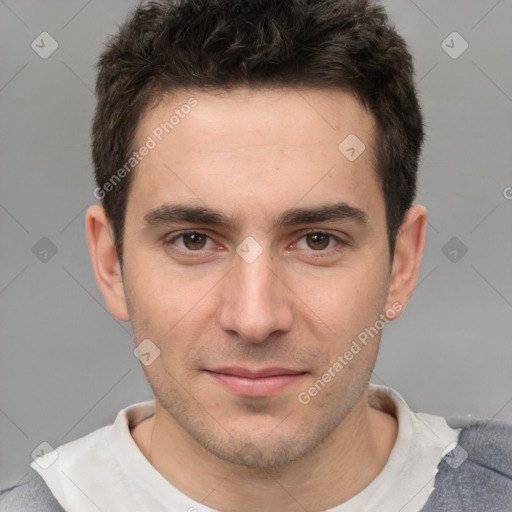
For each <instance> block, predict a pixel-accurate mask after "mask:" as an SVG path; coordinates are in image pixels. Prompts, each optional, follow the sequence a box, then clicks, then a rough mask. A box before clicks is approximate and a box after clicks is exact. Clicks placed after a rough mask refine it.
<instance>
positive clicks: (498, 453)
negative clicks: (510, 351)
mask: <svg viewBox="0 0 512 512" xmlns="http://www.w3.org/2000/svg"><path fill="white" fill-rule="evenodd" d="M446 421H447V422H448V424H449V425H450V426H451V427H452V428H462V431H461V433H460V436H459V440H458V446H457V447H456V448H455V449H454V450H453V451H452V452H450V454H447V455H445V457H444V459H443V460H441V463H440V464H439V472H438V473H437V476H436V481H435V489H434V491H433V492H432V494H431V495H430V497H429V499H428V501H427V503H426V505H425V507H424V508H423V509H422V512H507V511H512V422H511V421H505V420H497V419H486V418H481V417H476V416H458V417H452V418H447V420H446ZM63 510H64V509H63V508H62V507H61V506H60V505H59V503H58V502H57V501H56V499H55V498H54V496H53V494H52V493H51V491H50V489H48V487H47V486H46V484H45V482H44V480H43V479H42V478H41V476H40V475H39V473H37V471H35V470H34V469H32V468H30V469H29V472H28V474H27V475H26V477H25V478H24V479H23V481H21V482H20V483H18V484H16V485H14V486H13V487H10V488H8V489H4V490H2V491H0V512H43V511H44V512H62V511H63ZM103 512H110V511H103ZM115 512H118V511H115ZM354 512H357V511H354ZM397 512H398V511H397Z"/></svg>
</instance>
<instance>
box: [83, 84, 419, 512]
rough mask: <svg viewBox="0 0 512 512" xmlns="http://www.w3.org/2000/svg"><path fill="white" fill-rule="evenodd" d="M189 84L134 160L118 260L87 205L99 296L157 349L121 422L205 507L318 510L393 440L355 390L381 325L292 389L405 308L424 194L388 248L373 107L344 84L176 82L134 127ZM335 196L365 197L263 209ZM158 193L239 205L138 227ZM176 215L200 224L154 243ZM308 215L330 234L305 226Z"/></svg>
mask: <svg viewBox="0 0 512 512" xmlns="http://www.w3.org/2000/svg"><path fill="white" fill-rule="evenodd" d="M191 96H193V97H194V98H195V99H196V100H197V101H198V106H197V107H196V108H195V109H193V110H192V111H191V112H190V113H189V114H188V115H187V116H186V117H185V118H184V119H182V120H180V123H179V124H178V125H177V126H176V127H175V128H174V129H173V131H172V132H171V133H170V134H168V135H167V136H165V137H164V138H163V140H162V141H161V142H159V143H158V144H157V146H156V147H155V148H154V149H152V150H151V151H150V152H149V154H148V155H147V156H146V157H145V158H144V159H143V160H142V161H141V162H140V164H139V165H138V167H137V169H136V170H135V171H134V175H133V183H132V186H131V190H130V194H129V199H128V204H127V213H126V221H125V226H126V227H125V230H126V231H125V239H124V246H123V256H124V265H123V272H121V268H120V266H119V261H118V258H117V255H116V252H115V249H114V245H113V232H112V229H111V226H110V223H109V222H108V220H107V218H106V216H105V213H104V211H103V209H102V207H101V206H99V205H94V206H91V207H90V208H89V210H88V212H87V220H86V228H87V237H88V243H89V248H90V252H91V256H92V262H93V266H94V271H95V275H96V279H97V282H98V285H99V288H100V290H101V292H102V293H103V296H104V297H105V301H106V304H107V306H108V309H109V311H110V312H111V313H112V315H113V316H115V317H116V318H118V319H119V320H122V321H131V323H132V326H133V332H134V337H135V341H136V344H139V343H140V342H142V340H144V339H147V338H149V339H150V340H151V341H152V343H154V344H155V345H156V346H157V347H158V348H159V350H160V356H159V357H157V358H156V359H155V360H154V361H153V362H152V363H151V364H150V365H148V366H143V369H144V371H145V373H146V376H147V378H148V381H149V383H150V385H151V387H152V389H153V392H154V395H155V414H154V416H152V417H151V418H148V419H146V420H144V421H143V422H141V423H139V424H138V425H137V426H136V427H135V428H133V429H132V436H133V438H134V440H135V442H136V444H137V445H138V447H139V448H140V450H141V451H142V453H143V454H144V455H145V456H146V458H147V459H148V460H149V461H150V462H151V464H152V465H153V466H154V467H155V468H156V469H157V470H158V471H159V472H160V473H161V474H162V475H163V476H164V477H165V478H166V479H167V480H168V481H170V482H171V483H172V484H173V485H174V486H176V487H177V488H178V489H180V490H181V491H182V492H184V493H185V494H187V495H188V496H190V497H191V498H192V499H194V500H197V501H200V502H202V503H203V504H204V505H207V506H209V507H212V508H214V509H219V510H223V511H238V510H245V511H260V510H268V511H281V510H287V511H294V510H304V509H306V510H325V509H327V508H330V507H333V506H335V505H337V504H340V503H342V502H344V501H346V500H348V499H349V498H351V497H352V496H354V495H355V494H357V493H358V492H360V491H361V490H363V489H364V488H365V487H366V486H367V485H368V484H369V483H370V482H371V481H372V480H373V479H374V478H375V477H376V476H377V475H378V473H379V472H380V471H381V470H382V468H383V467H384V465H385V463H386V461H387V459H388V457H389V454H390V452H391V450H392V447H393V445H394V442H395V440H396V435H397V421H396V419H395V418H394V417H393V416H392V415H391V414H388V413H387V412H382V411H379V410H377V409H374V408H372V407H370V406H369V404H368V384H369V380H370V376H371V373H372V370H373V367H374V363H375V359H376V357H377V352H378V345H379V341H380V333H379V335H378V336H375V337H374V338H373V339H372V340H371V341H370V342H369V343H368V344H367V345H366V346H365V347H364V348H363V349H362V350H361V351H360V352H359V353H358V354H357V355H355V356H354V358H353V359H352V360H351V361H350V362H349V363H348V364H347V365H346V366H345V367H344V368H343V370H342V371H340V372H337V373H335V377H333V378H332V379H331V381H330V382H329V383H328V384H327V385H326V386H325V387H324V388H323V389H322V390H321V391H320V392H318V394H317V395H316V396H314V397H312V398H311V401H310V402H309V403H308V404H303V403H300V401H299V400H298V398H297V397H298V394H299V393H300V392H301V391H307V390H308V389H309V388H310V387H311V386H312V385H313V384H314V383H315V381H317V380H318V379H320V378H321V377H322V374H324V373H325V372H326V371H328V369H329V367H331V366H332V365H333V363H334V362H335V361H336V359H337V357H338V356H340V355H343V354H344V353H345V352H346V351H347V350H348V349H349V348H350V345H351V342H352V341H353V340H355V339H356V338H357V335H358V334H359V333H360V332H362V331H364V329H365V328H368V327H370V326H373V325H374V324H375V322H376V320H378V319H379V315H380V314H386V312H388V311H389V310H390V309H393V304H397V303H398V304H400V306H401V307H402V308H404V307H405V305H406V303H407V301H408V299H409V297H410V295H411V293H412V291H413V289H414V286H415V282H416V278H417V273H418V270H419V266H420V262H421V256H422V252H423V245H424V237H425V222H426V215H427V212H426V210H425V208H424V207H423V206H421V205H416V206H414V207H413V208H411V209H410V210H409V211H408V212H407V215H406V218H405V220H404V223H403V224H402V226H401V229H400V232H399V235H398V238H397V243H396V248H395V253H394V258H393V260H391V258H390V255H389V251H388V240H387V235H386V220H385V205H384V197H383V193H382V189H381V186H380V182H379V180H378V178H377V175H376V173H375V161H374V154H373V142H374V141H373V134H374V120H373V117H372V115H371V114H370V113H369V112H367V111H366V110H365V109H364V107H363V106H362V105H361V104H360V103H359V102H358V101H357V99H356V98H355V97H354V96H352V95H351V94H349V93H346V92H343V91H339V90H331V89H308V88H304V89H286V88H285V89H259V90H256V89H237V90H234V91H230V92H222V93H221V92H215V93H214V92H209V93H206V92H199V91H179V92H176V93H175V94H173V96H170V95H169V96H166V97H164V98H163V99H162V101H161V102H160V103H159V104H158V105H157V106H155V107H154V108H152V109H150V110H148V111H147V112H146V113H145V115H144V116H143V117H142V119H141V120H140V123H139V126H138V131H137V139H138V140H137V141H136V142H138V143H143V141H144V140H145V139H146V137H147V136H148V135H150V134H151V133H152V131H153V130H154V129H155V127H157V126H158V125H159V124H160V123H161V122H163V121H164V120H166V119H168V118H169V115H170V114H172V112H173V111H174V110H175V109H176V108H179V106H180V105H183V104H184V103H186V102H187V100H188V99H189V98H190V97H191ZM349 134H356V135H357V137H358V138H359V139H360V140H361V141H363V142H364V144H365V146H366V150H365V151H364V152H363V153H362V154H361V155H360V156H359V158H357V159H356V160H355V161H353V162H351V161H349V160H348V159H347V158H346V157H345V156H344V155H343V154H342V153H341V152H340V151H339V150H338V145H339V144H340V142H342V141H343V140H344V139H345V138H346V137H347V136H348V135H349ZM339 201H344V202H345V203H347V204H348V205H351V206H353V207H357V208H359V209H361V210H363V211H364V212H365V214H366V217H367V224H364V225H363V224H361V223H359V222H357V221H356V220H354V219H351V218H350V219H344V220H335V221H332V220H330V221H325V222H315V223H312V224H311V223H305V224H300V225H295V226H285V227H276V226H275V225H274V224H273V222H272V219H273V218H274V217H275V216H277V215H279V214H280V213H282V212H283V211H285V210H287V209H290V208H299V207H300V208H310V207H316V206H320V205H324V204H326V203H337V202H339ZM166 202H179V203H184V204H189V205H194V206H208V207H210V208H213V209H216V210H219V211H220V212H223V213H224V214H226V215H236V216H237V218H238V220H239V224H240V225H239V229H234V230H229V229H225V228H224V227H216V226H214V227H212V226H205V225H203V224H201V222H186V223H178V224H174V225H169V224H163V223H160V224H157V225H152V226H147V225H145V223H144V220H143V219H144V215H145V214H146V212H148V211H149V210H151V209H154V208H156V207H159V206H160V205H162V204H164V203H166ZM183 229H191V230H197V231H199V232H200V233H203V234H205V235H207V236H206V238H203V237H201V236H199V237H197V236H196V237H195V238H193V239H192V242H191V239H190V238H187V237H185V238H184V237H181V238H179V237H178V238H176V239H174V240H173V241H171V242H170V243H168V244H167V245H166V244H165V241H168V242H169V240H170V239H171V238H172V237H174V236H177V235H178V234H179V233H180V230H183ZM310 229H313V230H314V231H315V232H317V233H318V231H320V232H328V233H329V234H330V235H333V237H334V238H332V237H326V238H325V237H320V238H315V237H314V236H313V238H312V237H311V235H309V236H306V234H305V233H304V231H305V230H310ZM248 236H251V237H253V238H254V239H255V240H256V241H257V243H258V244H259V246H260V247H261V248H262V253H261V254H260V255H259V257H258V258H257V259H255V261H253V262H251V263H248V262H247V261H245V260H244V259H243V258H242V257H240V256H239V254H237V252H236V249H237V247H238V246H239V245H240V244H241V243H242V242H243V241H244V239H246V237H248ZM336 237H337V238H336ZM338 239H339V241H338ZM326 240H327V242H328V244H327V243H325V241H326ZM325 246H327V247H325ZM401 311H403V309H402V310H401ZM400 313H401V312H396V316H395V318H397V317H398V316H400ZM219 366H243V367H246V368H262V367H271V366H279V367H286V368H291V369H294V370H300V371H303V372H306V373H304V374H303V375H302V376H301V377H300V378H298V379H295V381H294V382H293V383H292V384H290V385H289V386H288V387H286V388H285V389H283V390H282V391H280V392H279V393H277V394H275V395H273V396H269V397H245V396H240V395H239V394H237V393H235V392H233V391H231V390H229V389H226V388H225V387H223V386H222V385H220V384H219V383H218V382H217V381H216V380H215V379H213V378H212V375H211V374H210V373H208V372H207V371H205V369H213V368H218V367H219Z"/></svg>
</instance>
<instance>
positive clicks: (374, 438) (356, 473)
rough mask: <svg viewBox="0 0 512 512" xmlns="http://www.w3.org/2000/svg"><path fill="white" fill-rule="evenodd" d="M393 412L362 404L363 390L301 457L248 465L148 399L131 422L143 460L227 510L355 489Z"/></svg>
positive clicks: (329, 499) (330, 500) (392, 433)
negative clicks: (216, 449) (221, 453)
mask: <svg viewBox="0 0 512 512" xmlns="http://www.w3.org/2000/svg"><path fill="white" fill-rule="evenodd" d="M397 432H398V424H397V420H396V419H395V418H394V417H393V416H392V415H391V414H388V413H386V412H382V411H379V410H377V409H374V408H372V407H370V406H369V404H368V394H367V391H366V392H365V393H363V395H362V396H361V397H360V400H359V401H358V403H357V404H356V406H354V408H353V409H352V411H351V412H350V413H349V415H347V417H346V418H345V419H344V420H343V422H342V423H341V424H340V425H339V426H338V427H337V428H336V429H335V430H334V431H333V432H332V433H331V434H330V435H329V436H328V437H327V438H326V439H325V440H324V441H323V442H322V443H320V444H319V445H318V446H317V447H316V448H314V449H313V450H311V451H310V452H308V453H307V454H306V455H304V456H303V457H301V458H300V459H298V460H296V461H293V462H291V463H288V464H285V465H282V466H279V467H277V468H276V467H274V468H250V467H245V466H240V465H235V464H232V463H230V462H227V461H225V460H222V459H220V458H218V457H216V456H215V455H213V454H212V453H210V452H209V451H208V450H206V449H205V448H203V447H202V446H201V445H199V443H197V441H196V440H195V439H193V438H192V437H191V436H190V435H189V434H188V433H187V432H186V431H185V430H184V429H182V427H181V426H180V425H179V424H178V423H176V422H175V421H174V419H173V418H172V417H171V416H170V415H169V414H168V413H167V412H166V411H165V410H164V409H163V408H162V407H161V406H160V405H159V403H158V400H156V401H155V415H154V416H152V417H151V418H148V419H147V420H145V421H143V422H141V423H140V424H139V425H137V426H136V427H135V428H134V429H133V430H132V436H133V438H134V440H135V442H136V444H137V445H138V447H139V448H140V450H141V451H142V453H143V454H144V456H145V457H146V458H147V459H148V460H149V462H150V463H151V464H152V465H153V466H154V467H155V469H156V470H157V471H158V472H159V473H161V474H162V476H163V477H164V478H166V479H167V480H168V481H169V482H170V483H171V484H173V485H174V486H175V487H176V488H177V489H179V490H180V491H181V492H183V493H184V494H186V495H188V496H190V497H191V498H192V499H194V500H195V501H198V502H200V503H202V504H203V505H205V506H208V507H211V508H214V509H218V510H223V511H225V512H228V511H238V510H244V511H248V512H252V511H255V512H256V511H260V510H267V511H269V512H273V511H281V510H287V511H288V510H289V511H294V510H297V511H303V510H319V509H322V510H325V509H328V508H332V507H334V506H336V505H339V504H341V503H343V502H345V501H347V500H348V499H350V498H351V497H353V496H355V495H356V494H357V493H359V492H360V491H362V490H363V489H364V488H365V487H367V486H368V484H369V483H370V482H371V481H372V480H373V479H374V478H375V477H376V476H377V475H378V474H379V473H380V472H381V471H382V469H383V467H384V466H385V464H386V462H387V460H388V458H389V455H390V453H391V450H392V448H393V446H394V443H395V440H396V436H397Z"/></svg>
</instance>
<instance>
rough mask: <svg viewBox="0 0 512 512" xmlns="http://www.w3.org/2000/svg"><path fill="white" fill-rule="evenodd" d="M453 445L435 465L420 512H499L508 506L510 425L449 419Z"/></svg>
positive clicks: (511, 455) (510, 492)
mask: <svg viewBox="0 0 512 512" xmlns="http://www.w3.org/2000/svg"><path fill="white" fill-rule="evenodd" d="M447 423H448V424H449V425H450V427H452V428H454V429H461V431H460V434H459V438H458V441H457V444H456V445H455V446H454V447H453V449H452V450H451V451H450V452H448V453H447V454H445V455H444V457H443V460H441V462H440V464H439V468H438V469H439V471H438V473H437V476H436V480H435V489H434V491H433V492H432V495H431V497H430V499H429V501H428V502H427V505H426V506H425V508H424V509H423V510H424V512H430V511H432V512H434V511H438V510H446V511H450V512H451V511H453V512H459V511H465V512H471V511H481V510H486V512H502V511H503V510H509V507H511V506H512V421H507V420H500V419H488V418H482V417H477V416H453V417H450V418H447Z"/></svg>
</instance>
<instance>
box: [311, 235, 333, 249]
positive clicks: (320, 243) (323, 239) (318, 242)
mask: <svg viewBox="0 0 512 512" xmlns="http://www.w3.org/2000/svg"><path fill="white" fill-rule="evenodd" d="M330 238H331V237H330V235H327V234H325V233H312V234H310V235H306V240H307V244H308V246H309V247H310V248H311V249H314V250H315V251H320V250H322V249H325V248H326V247H327V246H328V245H329V240H330Z"/></svg>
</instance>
